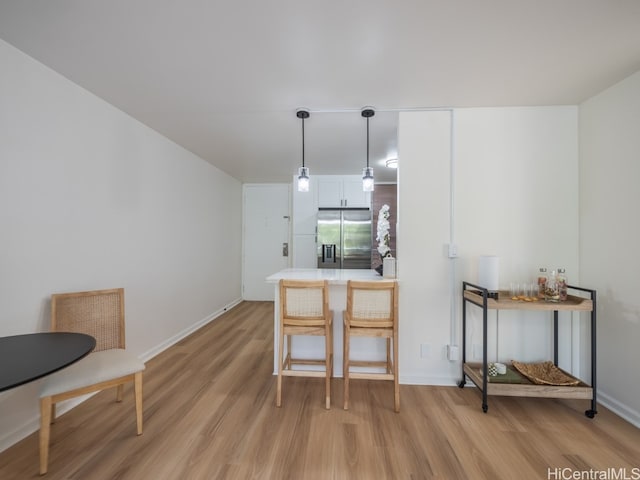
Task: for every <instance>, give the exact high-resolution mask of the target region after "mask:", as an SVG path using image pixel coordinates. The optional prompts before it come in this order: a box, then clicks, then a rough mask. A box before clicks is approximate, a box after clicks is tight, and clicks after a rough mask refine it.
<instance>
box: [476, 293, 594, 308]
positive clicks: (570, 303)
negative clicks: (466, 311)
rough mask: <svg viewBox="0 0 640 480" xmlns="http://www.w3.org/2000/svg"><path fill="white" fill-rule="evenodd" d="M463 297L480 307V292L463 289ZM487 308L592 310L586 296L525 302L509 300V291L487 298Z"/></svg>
mask: <svg viewBox="0 0 640 480" xmlns="http://www.w3.org/2000/svg"><path fill="white" fill-rule="evenodd" d="M476 292H477V293H476ZM464 298H465V299H466V300H469V301H470V302H471V303H475V304H476V305H478V306H479V307H482V301H483V298H482V292H480V291H476V290H465V291H464ZM487 308H488V309H489V310H538V311H554V310H556V311H563V310H572V311H583V312H590V311H591V310H593V302H592V301H591V300H590V299H588V298H582V297H576V296H574V295H568V296H567V299H566V300H565V301H562V302H545V301H544V300H538V301H531V302H525V301H524V300H511V297H510V295H509V292H506V291H500V292H498V300H496V299H493V298H487Z"/></svg>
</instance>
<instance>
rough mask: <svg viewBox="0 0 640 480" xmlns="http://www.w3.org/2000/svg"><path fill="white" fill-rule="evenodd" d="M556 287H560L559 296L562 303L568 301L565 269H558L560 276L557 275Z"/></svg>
mask: <svg viewBox="0 0 640 480" xmlns="http://www.w3.org/2000/svg"><path fill="white" fill-rule="evenodd" d="M556 285H557V286H558V295H559V296H560V301H561V302H564V301H565V300H566V299H567V275H566V273H565V271H564V268H559V269H558V274H557V275H556Z"/></svg>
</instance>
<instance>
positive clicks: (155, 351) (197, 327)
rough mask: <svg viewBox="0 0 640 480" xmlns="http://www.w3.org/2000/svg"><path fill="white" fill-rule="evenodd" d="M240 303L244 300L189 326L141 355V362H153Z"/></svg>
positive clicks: (238, 300) (239, 300)
mask: <svg viewBox="0 0 640 480" xmlns="http://www.w3.org/2000/svg"><path fill="white" fill-rule="evenodd" d="M240 302H242V299H241V298H238V299H236V300H234V301H233V302H231V303H229V304H227V305H225V306H224V307H222V308H221V309H220V310H218V311H216V312H213V313H212V314H211V315H208V316H207V317H205V318H203V319H202V320H200V321H199V322H196V323H194V324H193V325H191V326H189V327H188V328H185V329H184V330H182V331H181V332H178V333H177V334H175V335H174V336H173V337H171V338H169V339H167V340H165V341H164V342H162V343H161V344H160V345H157V346H155V347H153V348H152V349H150V350H147V351H146V352H144V353H143V354H141V355H139V358H140V360H142V361H143V362H146V361H148V360H151V359H152V358H153V357H155V356H156V355H159V354H160V353H162V352H164V351H165V350H166V349H167V348H169V347H171V346H173V345H175V344H176V343H178V342H179V341H180V340H182V339H183V338H186V337H188V336H189V335H191V334H192V333H193V332H195V331H196V330H200V329H201V328H202V327H204V326H205V325H207V324H208V323H209V322H211V321H213V320H215V319H216V318H218V317H219V316H220V315H222V314H223V313H226V312H228V311H229V310H231V309H232V308H233V307H235V306H236V305H238V304H239V303H240Z"/></svg>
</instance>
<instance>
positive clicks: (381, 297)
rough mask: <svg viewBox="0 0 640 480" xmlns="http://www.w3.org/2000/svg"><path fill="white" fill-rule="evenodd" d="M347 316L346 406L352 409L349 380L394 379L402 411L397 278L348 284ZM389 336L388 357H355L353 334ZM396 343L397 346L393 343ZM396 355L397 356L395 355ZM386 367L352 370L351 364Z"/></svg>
mask: <svg viewBox="0 0 640 480" xmlns="http://www.w3.org/2000/svg"><path fill="white" fill-rule="evenodd" d="M343 318H344V359H343V368H344V372H343V375H344V409H345V410H348V409H349V380H350V379H351V378H361V379H367V380H393V390H394V409H395V411H396V412H399V411H400V388H399V384H398V283H397V282H396V281H395V280H394V281H385V280H381V281H374V282H361V281H355V280H350V281H349V282H348V283H347V310H346V311H345V312H344V313H343ZM352 336H354V337H356V336H357V337H377V338H386V339H387V342H386V343H387V349H386V350H387V355H386V357H387V358H386V360H371V361H370V360H358V361H356V360H351V359H350V358H349V354H350V349H349V347H350V345H349V342H350V339H351V337H352ZM392 344H393V345H392ZM392 355H393V357H392ZM351 366H354V367H377V368H380V367H382V368H384V370H385V371H384V372H380V373H377V372H376V373H374V372H371V373H369V372H352V371H350V367H351Z"/></svg>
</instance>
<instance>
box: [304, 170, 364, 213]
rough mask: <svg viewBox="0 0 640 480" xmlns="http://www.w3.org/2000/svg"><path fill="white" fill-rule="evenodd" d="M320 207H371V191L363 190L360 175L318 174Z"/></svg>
mask: <svg viewBox="0 0 640 480" xmlns="http://www.w3.org/2000/svg"><path fill="white" fill-rule="evenodd" d="M316 181H317V185H318V189H317V190H318V206H319V207H320V208H371V192H364V191H362V178H361V177H360V176H359V175H318V176H317V180H316Z"/></svg>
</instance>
